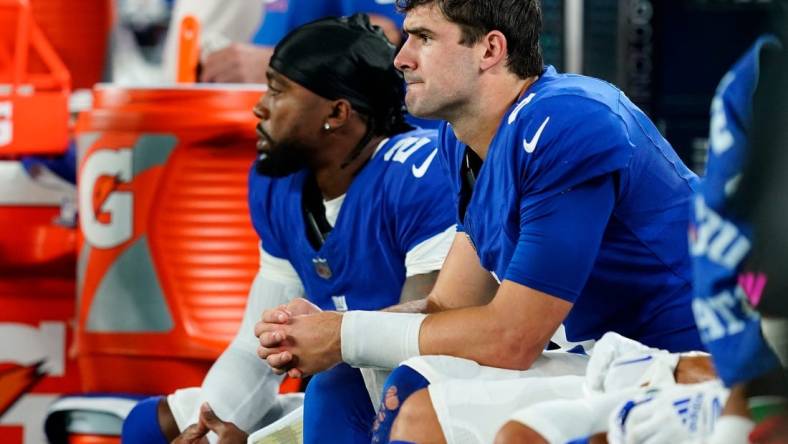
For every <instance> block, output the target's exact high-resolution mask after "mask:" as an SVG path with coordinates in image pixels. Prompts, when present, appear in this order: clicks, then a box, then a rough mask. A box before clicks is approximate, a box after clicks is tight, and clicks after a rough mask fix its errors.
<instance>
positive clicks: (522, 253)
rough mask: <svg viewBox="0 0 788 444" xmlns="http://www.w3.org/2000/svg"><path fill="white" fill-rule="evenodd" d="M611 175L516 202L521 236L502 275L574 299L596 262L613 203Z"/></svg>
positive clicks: (613, 190) (536, 288)
mask: <svg viewBox="0 0 788 444" xmlns="http://www.w3.org/2000/svg"><path fill="white" fill-rule="evenodd" d="M614 181H615V178H614V177H613V176H612V175H605V176H601V177H596V178H594V179H591V180H589V181H587V182H585V183H582V184H579V185H577V186H575V187H573V188H572V189H570V190H567V191H565V192H563V193H559V194H555V195H553V196H551V197H549V198H547V199H543V200H540V201H539V202H538V203H536V204H533V203H531V202H529V201H528V200H527V199H523V200H521V205H520V237H519V239H518V241H517V246H516V247H515V250H514V253H513V254H512V259H511V261H510V262H509V267H508V269H507V270H506V276H505V279H508V280H510V281H514V282H517V283H519V284H523V285H525V286H528V287H530V288H533V289H535V290H539V291H541V292H544V293H547V294H550V295H552V296H556V297H559V298H561V299H565V300H567V301H569V302H574V301H575V300H576V299H577V297H578V296H579V295H580V292H581V291H582V289H583V287H584V286H585V284H586V281H587V280H588V276H589V275H590V273H591V269H592V268H593V266H594V262H595V261H596V257H597V253H598V251H599V246H600V245H601V243H602V237H603V235H604V233H605V228H606V226H607V222H608V220H609V219H610V215H611V213H612V211H613V205H614V203H615V182H614Z"/></svg>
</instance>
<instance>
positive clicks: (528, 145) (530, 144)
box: [523, 116, 550, 154]
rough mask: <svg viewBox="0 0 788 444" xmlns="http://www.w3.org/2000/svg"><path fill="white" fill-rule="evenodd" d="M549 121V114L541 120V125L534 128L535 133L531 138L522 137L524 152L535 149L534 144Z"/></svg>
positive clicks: (531, 151) (530, 151)
mask: <svg viewBox="0 0 788 444" xmlns="http://www.w3.org/2000/svg"><path fill="white" fill-rule="evenodd" d="M549 121H550V116H547V117H546V118H545V119H544V122H542V125H541V126H540V127H539V129H538V130H536V134H534V136H533V137H532V138H531V140H527V139H523V148H525V152H526V153H529V154H530V153H533V152H534V150H535V149H536V144H537V143H538V142H539V138H540V137H542V131H543V130H544V127H546V126H547V122H549Z"/></svg>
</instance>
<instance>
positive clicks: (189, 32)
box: [177, 15, 200, 83]
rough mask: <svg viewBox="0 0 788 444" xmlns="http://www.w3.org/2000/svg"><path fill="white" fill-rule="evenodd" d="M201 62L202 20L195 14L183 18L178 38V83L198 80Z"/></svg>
mask: <svg viewBox="0 0 788 444" xmlns="http://www.w3.org/2000/svg"><path fill="white" fill-rule="evenodd" d="M199 63H200V21H199V20H197V17H195V16H193V15H187V16H186V17H184V18H183V20H181V27H180V30H179V39H178V78H177V81H178V83H194V82H196V81H197V65H198V64H199Z"/></svg>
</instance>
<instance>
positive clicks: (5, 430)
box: [0, 425, 24, 444]
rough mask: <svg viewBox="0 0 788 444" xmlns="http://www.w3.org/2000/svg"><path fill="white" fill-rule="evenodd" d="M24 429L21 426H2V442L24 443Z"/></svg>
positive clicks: (0, 427)
mask: <svg viewBox="0 0 788 444" xmlns="http://www.w3.org/2000/svg"><path fill="white" fill-rule="evenodd" d="M23 436H24V429H23V428H22V427H21V426H2V425H0V442H3V443H8V444H17V443H21V442H22V439H23V438H22V437H23Z"/></svg>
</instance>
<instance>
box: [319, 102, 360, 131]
mask: <svg viewBox="0 0 788 444" xmlns="http://www.w3.org/2000/svg"><path fill="white" fill-rule="evenodd" d="M352 111H353V107H352V105H351V104H350V102H348V101H347V99H337V100H334V101H332V102H331V108H330V110H329V115H328V117H327V118H326V121H325V123H326V124H328V127H330V128H331V130H336V129H339V128H341V127H343V126H345V125H347V123H348V120H350V114H351V113H352Z"/></svg>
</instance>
